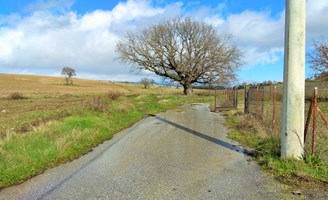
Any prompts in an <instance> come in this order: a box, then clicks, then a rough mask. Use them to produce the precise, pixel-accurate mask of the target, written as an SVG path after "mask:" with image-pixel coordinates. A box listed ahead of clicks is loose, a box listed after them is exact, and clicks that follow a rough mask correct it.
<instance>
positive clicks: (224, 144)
mask: <svg viewBox="0 0 328 200" xmlns="http://www.w3.org/2000/svg"><path fill="white" fill-rule="evenodd" d="M155 118H156V119H158V120H160V121H162V122H165V123H167V124H170V125H172V126H174V127H176V128H179V129H181V130H184V131H185V132H188V133H191V134H193V135H195V136H198V137H200V138H202V139H205V140H207V141H210V142H213V143H215V144H217V145H220V146H222V147H224V148H227V149H229V150H232V151H235V152H238V153H240V154H245V155H248V156H254V152H253V151H249V150H247V149H243V148H241V147H239V146H236V145H233V144H230V143H228V142H225V141H223V140H220V139H217V138H214V137H211V136H208V135H205V134H204V133H201V132H198V131H195V130H192V129H190V128H187V127H184V126H181V125H180V124H177V123H174V122H171V121H169V120H167V119H164V118H161V117H159V116H155Z"/></svg>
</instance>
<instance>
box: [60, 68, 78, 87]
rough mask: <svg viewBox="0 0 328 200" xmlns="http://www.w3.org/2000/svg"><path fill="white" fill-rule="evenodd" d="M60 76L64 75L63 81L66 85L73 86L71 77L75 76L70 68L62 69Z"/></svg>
mask: <svg viewBox="0 0 328 200" xmlns="http://www.w3.org/2000/svg"><path fill="white" fill-rule="evenodd" d="M61 74H62V75H65V76H66V77H65V80H66V84H69V83H70V84H73V80H72V77H73V76H76V74H75V69H73V68H70V67H64V68H63V69H62V71H61Z"/></svg>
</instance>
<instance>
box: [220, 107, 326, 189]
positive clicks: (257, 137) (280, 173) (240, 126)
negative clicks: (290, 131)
mask: <svg viewBox="0 0 328 200" xmlns="http://www.w3.org/2000/svg"><path fill="white" fill-rule="evenodd" d="M226 116H227V121H226V125H227V126H228V127H230V128H231V129H233V130H231V131H230V132H229V133H228V137H230V138H232V139H234V140H236V141H238V142H240V143H241V144H243V145H245V146H249V147H252V148H253V149H254V150H255V151H256V152H257V153H256V155H257V156H256V159H257V160H258V161H259V163H260V164H261V166H262V167H263V168H264V169H266V170H268V171H270V172H272V173H273V174H275V175H276V176H277V177H280V178H281V180H283V181H284V182H287V183H296V182H297V181H299V180H303V181H305V182H317V183H325V184H326V183H328V163H327V162H324V161H323V160H322V159H320V158H318V157H312V156H306V157H305V158H301V159H300V160H294V159H291V160H284V159H281V158H280V138H279V136H278V135H272V134H270V133H265V134H263V132H262V128H261V126H262V125H261V124H259V123H258V122H256V120H255V119H252V118H251V117H249V116H244V115H241V114H240V113H236V112H234V113H232V112H230V113H226Z"/></svg>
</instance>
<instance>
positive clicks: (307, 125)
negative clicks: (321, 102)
mask: <svg viewBox="0 0 328 200" xmlns="http://www.w3.org/2000/svg"><path fill="white" fill-rule="evenodd" d="M312 109H313V99H312V100H311V103H310V108H309V111H308V115H307V118H306V123H305V129H304V143H305V141H306V135H307V132H308V129H309V125H310V120H311V114H312Z"/></svg>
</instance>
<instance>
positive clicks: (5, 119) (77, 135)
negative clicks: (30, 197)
mask: <svg viewBox="0 0 328 200" xmlns="http://www.w3.org/2000/svg"><path fill="white" fill-rule="evenodd" d="M64 83H65V80H64V78H56V77H44V76H31V75H4V74H0V124H1V127H0V188H3V187H6V186H9V185H12V184H17V183H20V182H22V181H24V180H26V179H28V178H30V177H33V176H35V175H37V174H39V173H42V172H43V171H44V170H46V169H47V168H50V167H53V166H56V165H58V164H60V163H63V162H67V161H69V160H72V159H74V158H76V157H79V156H80V155H82V154H84V153H86V152H88V151H89V150H90V149H91V148H93V147H94V146H97V145H98V144H99V143H101V142H102V141H104V140H108V139H110V138H111V137H112V136H113V135H114V134H115V133H116V132H118V131H120V130H122V129H124V128H127V127H129V126H131V125H132V124H134V123H135V122H137V121H139V120H140V119H142V118H143V117H144V116H145V115H146V114H155V113H158V112H161V111H165V110H168V109H173V108H176V107H177V106H179V105H182V104H184V103H191V102H204V101H206V102H210V101H213V97H211V96H209V95H208V93H207V91H201V90H198V91H195V93H196V94H200V93H203V94H205V95H193V96H191V97H186V96H184V95H181V94H182V89H176V88H171V87H160V86H151V87H150V89H144V88H143V86H142V85H138V84H125V83H109V82H105V81H91V80H80V79H74V84H73V85H65V84H64ZM14 93H15V94H19V95H18V97H19V98H12V94H14ZM16 96H17V95H16Z"/></svg>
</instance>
